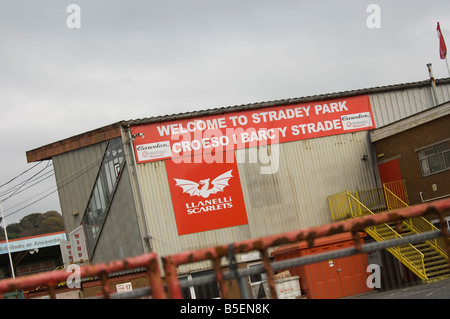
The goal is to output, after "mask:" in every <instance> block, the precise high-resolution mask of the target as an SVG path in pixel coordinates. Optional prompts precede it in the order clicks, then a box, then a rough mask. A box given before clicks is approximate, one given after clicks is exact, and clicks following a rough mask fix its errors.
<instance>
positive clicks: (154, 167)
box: [138, 132, 375, 255]
mask: <svg viewBox="0 0 450 319" xmlns="http://www.w3.org/2000/svg"><path fill="white" fill-rule="evenodd" d="M367 134H368V133H367V132H358V133H350V134H344V135H338V136H332V137H327V138H317V139H312V140H305V141H299V142H291V143H284V144H281V145H279V150H280V152H279V161H280V162H279V169H278V171H277V172H276V173H275V174H267V175H263V174H260V164H252V163H249V161H248V160H247V161H245V162H241V161H238V169H239V175H240V178H241V183H242V188H243V193H244V199H245V204H246V210H247V216H248V219H249V224H248V225H243V226H237V227H230V228H224V229H219V230H214V231H206V232H201V233H195V234H190V235H183V236H178V233H177V227H176V222H175V217H174V211H173V207H172V198H171V194H170V190H169V185H168V181H167V175H166V169H165V164H164V163H165V162H164V161H159V162H152V163H146V164H139V165H138V172H139V176H140V178H141V190H142V193H143V197H144V206H145V211H146V213H147V220H148V224H149V232H150V235H151V236H152V246H153V249H154V250H155V251H156V252H158V254H160V255H168V254H173V253H178V252H181V251H186V250H192V249H199V248H205V247H208V246H214V245H219V244H226V243H231V242H235V241H240V240H245V239H248V238H255V237H260V236H266V235H271V234H275V233H280V232H285V231H290V230H294V229H300V228H305V227H310V226H315V225H320V224H325V223H329V222H331V215H330V212H329V208H328V202H327V196H328V195H330V194H333V193H336V192H339V191H342V190H345V189H346V188H347V187H351V188H353V189H354V188H367V187H373V185H375V178H374V176H373V173H372V171H371V169H370V167H371V163H370V162H371V160H370V148H369V146H368V142H367V138H368V137H367ZM272 151H273V150H272ZM237 152H239V154H236V156H237V157H239V158H243V157H242V156H243V155H246V154H248V152H251V150H248V149H247V150H239V151H237ZM272 155H273V154H272ZM363 155H369V159H368V160H366V161H364V160H361V158H362V156H363ZM247 158H248V156H247Z"/></svg>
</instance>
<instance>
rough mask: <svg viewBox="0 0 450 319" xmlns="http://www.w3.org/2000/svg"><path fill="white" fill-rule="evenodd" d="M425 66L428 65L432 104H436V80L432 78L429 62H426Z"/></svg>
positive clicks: (437, 102)
mask: <svg viewBox="0 0 450 319" xmlns="http://www.w3.org/2000/svg"><path fill="white" fill-rule="evenodd" d="M427 67H428V74H429V75H430V82H431V91H432V95H433V101H434V106H436V105H438V104H439V100H438V96H437V88H436V81H435V80H434V76H433V70H432V69H431V63H428V64H427Z"/></svg>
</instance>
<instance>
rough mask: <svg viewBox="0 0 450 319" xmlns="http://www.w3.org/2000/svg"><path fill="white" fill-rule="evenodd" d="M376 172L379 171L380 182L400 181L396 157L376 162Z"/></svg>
mask: <svg viewBox="0 0 450 319" xmlns="http://www.w3.org/2000/svg"><path fill="white" fill-rule="evenodd" d="M378 172H379V173H380V179H381V184H385V183H389V182H395V181H400V180H401V179H402V173H401V172H400V164H399V162H398V158H396V159H393V160H390V161H388V162H385V163H382V164H378Z"/></svg>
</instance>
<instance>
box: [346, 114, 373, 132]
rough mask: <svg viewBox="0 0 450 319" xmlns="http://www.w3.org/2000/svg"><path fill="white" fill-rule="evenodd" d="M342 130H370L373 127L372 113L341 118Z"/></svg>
mask: <svg viewBox="0 0 450 319" xmlns="http://www.w3.org/2000/svg"><path fill="white" fill-rule="evenodd" d="M341 121H342V128H343V129H344V130H345V131H347V130H357V129H362V128H369V127H371V126H372V117H371V116H370V112H364V113H357V114H349V115H343V116H341Z"/></svg>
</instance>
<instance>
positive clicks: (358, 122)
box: [132, 95, 375, 163]
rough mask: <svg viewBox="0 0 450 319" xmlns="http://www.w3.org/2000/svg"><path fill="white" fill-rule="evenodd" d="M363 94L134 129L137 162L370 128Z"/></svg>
mask: <svg viewBox="0 0 450 319" xmlns="http://www.w3.org/2000/svg"><path fill="white" fill-rule="evenodd" d="M374 127H375V126H374V121H373V114H372V110H371V107H370V101H369V97H368V95H361V96H354V97H347V98H341V99H332V100H324V101H318V102H307V103H298V104H292V105H284V106H273V107H265V108H256V109H251V110H244V111H237V112H231V113H224V114H215V115H209V116H202V117H196V118H188V119H181V120H174V121H165V122H161V123H151V124H143V125H135V126H133V127H132V132H133V134H138V133H141V134H139V136H141V138H136V139H135V140H134V145H135V152H136V159H137V162H138V163H145V162H150V161H156V160H162V159H168V158H172V159H176V158H181V157H186V156H189V157H190V156H194V155H202V154H215V153H218V152H225V151H229V150H235V149H241V148H248V147H253V146H261V145H268V144H274V143H284V142H292V141H297V140H303V139H310V138H317V137H323V136H329V135H337V134H343V133H349V132H356V131H362V130H369V129H372V128H374Z"/></svg>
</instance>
